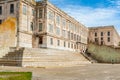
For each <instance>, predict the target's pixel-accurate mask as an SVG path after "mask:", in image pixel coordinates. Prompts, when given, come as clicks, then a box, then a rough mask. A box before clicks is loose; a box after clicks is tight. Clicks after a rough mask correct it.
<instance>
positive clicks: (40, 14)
mask: <svg viewBox="0 0 120 80" xmlns="http://www.w3.org/2000/svg"><path fill="white" fill-rule="evenodd" d="M42 12H43V10H42V9H40V10H39V18H42Z"/></svg>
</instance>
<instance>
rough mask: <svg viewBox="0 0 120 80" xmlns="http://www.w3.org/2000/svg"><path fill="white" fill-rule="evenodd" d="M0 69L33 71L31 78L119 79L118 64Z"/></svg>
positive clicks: (73, 79) (43, 79)
mask: <svg viewBox="0 0 120 80" xmlns="http://www.w3.org/2000/svg"><path fill="white" fill-rule="evenodd" d="M0 71H20V72H21V71H26V72H28V71H29V72H33V80H120V64H113V65H112V64H86V65H79V66H76V67H65V68H47V69H43V68H20V67H0Z"/></svg>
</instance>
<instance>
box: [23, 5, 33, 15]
mask: <svg viewBox="0 0 120 80" xmlns="http://www.w3.org/2000/svg"><path fill="white" fill-rule="evenodd" d="M31 11H32V16H34V14H35V11H34V9H31ZM23 14H24V15H27V5H23Z"/></svg>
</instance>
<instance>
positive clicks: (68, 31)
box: [68, 31, 70, 39]
mask: <svg viewBox="0 0 120 80" xmlns="http://www.w3.org/2000/svg"><path fill="white" fill-rule="evenodd" d="M68 39H70V31H68Z"/></svg>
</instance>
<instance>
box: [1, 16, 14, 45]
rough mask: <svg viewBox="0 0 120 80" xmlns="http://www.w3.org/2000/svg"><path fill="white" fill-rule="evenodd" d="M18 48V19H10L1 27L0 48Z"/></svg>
mask: <svg viewBox="0 0 120 80" xmlns="http://www.w3.org/2000/svg"><path fill="white" fill-rule="evenodd" d="M9 46H10V47H14V46H16V18H13V17H9V18H7V19H6V20H5V21H4V22H3V23H2V24H1V25H0V47H9Z"/></svg>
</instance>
